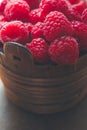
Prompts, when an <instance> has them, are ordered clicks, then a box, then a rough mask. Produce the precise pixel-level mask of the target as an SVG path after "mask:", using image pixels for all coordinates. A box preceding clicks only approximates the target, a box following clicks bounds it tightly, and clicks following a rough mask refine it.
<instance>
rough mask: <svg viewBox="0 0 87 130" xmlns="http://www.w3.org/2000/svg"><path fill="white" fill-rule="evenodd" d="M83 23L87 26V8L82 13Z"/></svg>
mask: <svg viewBox="0 0 87 130" xmlns="http://www.w3.org/2000/svg"><path fill="white" fill-rule="evenodd" d="M82 21H83V22H84V23H85V24H87V8H86V9H85V10H84V11H83V12H82Z"/></svg>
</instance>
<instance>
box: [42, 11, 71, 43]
mask: <svg viewBox="0 0 87 130" xmlns="http://www.w3.org/2000/svg"><path fill="white" fill-rule="evenodd" d="M43 35H44V37H45V38H46V40H48V41H52V40H54V39H55V38H56V37H59V36H61V35H72V25H71V23H70V22H69V21H68V19H67V18H66V16H64V15H63V14H62V13H61V12H57V11H53V12H50V13H49V14H48V15H47V16H46V19H45V21H44V23H43Z"/></svg>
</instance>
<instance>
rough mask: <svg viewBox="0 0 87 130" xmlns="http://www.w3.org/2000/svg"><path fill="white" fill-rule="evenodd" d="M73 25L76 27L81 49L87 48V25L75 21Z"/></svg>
mask: <svg viewBox="0 0 87 130" xmlns="http://www.w3.org/2000/svg"><path fill="white" fill-rule="evenodd" d="M72 26H73V29H74V35H73V36H74V37H75V38H76V39H77V40H78V42H79V46H80V49H81V50H87V25H86V24H84V23H82V22H79V21H73V22H72Z"/></svg>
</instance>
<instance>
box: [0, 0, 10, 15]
mask: <svg viewBox="0 0 87 130" xmlns="http://www.w3.org/2000/svg"><path fill="white" fill-rule="evenodd" d="M7 2H8V0H0V13H3V11H4V8H5V6H6V4H7Z"/></svg>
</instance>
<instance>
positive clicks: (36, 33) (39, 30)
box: [31, 22, 43, 38]
mask: <svg viewBox="0 0 87 130" xmlns="http://www.w3.org/2000/svg"><path fill="white" fill-rule="evenodd" d="M42 34H43V23H41V22H38V23H37V24H35V25H34V26H33V28H32V30H31V36H32V38H38V37H41V36H42Z"/></svg>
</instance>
